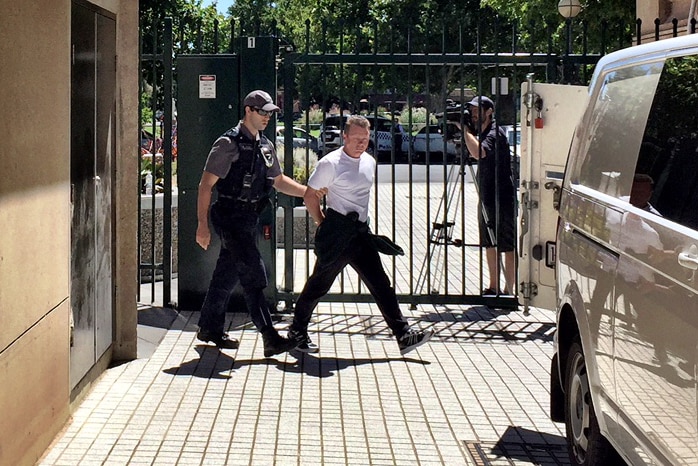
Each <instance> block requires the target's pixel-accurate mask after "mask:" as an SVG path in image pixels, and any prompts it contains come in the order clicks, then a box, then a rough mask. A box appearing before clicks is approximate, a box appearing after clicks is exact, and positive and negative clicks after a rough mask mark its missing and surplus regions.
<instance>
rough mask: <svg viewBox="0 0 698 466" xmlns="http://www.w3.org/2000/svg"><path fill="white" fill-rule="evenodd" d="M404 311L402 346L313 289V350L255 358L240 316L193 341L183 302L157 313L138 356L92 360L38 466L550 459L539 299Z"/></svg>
mask: <svg viewBox="0 0 698 466" xmlns="http://www.w3.org/2000/svg"><path fill="white" fill-rule="evenodd" d="M404 311H405V313H406V315H407V316H408V317H409V319H410V321H411V322H412V323H413V324H414V325H415V326H418V327H420V328H431V329H433V330H434V331H435V332H436V335H435V336H434V338H433V339H432V341H431V342H429V343H428V344H426V345H424V346H422V347H420V348H419V349H418V350H417V351H414V352H413V353H409V354H407V355H405V356H404V357H403V356H401V355H400V353H399V350H398V347H397V343H396V342H395V339H394V338H393V337H392V336H391V335H390V334H389V331H388V330H387V328H386V327H385V325H384V323H383V321H382V318H381V317H380V313H379V311H378V309H377V307H376V306H375V305H373V304H348V303H321V304H320V306H319V307H318V309H317V312H316V314H315V316H314V320H313V323H312V324H311V327H310V330H311V332H313V336H314V337H315V340H316V341H317V343H318V344H319V345H320V348H321V352H320V353H318V354H314V355H302V354H295V353H294V354H287V355H281V356H278V357H275V358H270V359H265V358H264V357H263V355H262V340H261V337H260V335H259V334H258V332H256V330H254V328H253V326H252V325H251V323H250V322H249V320H248V318H247V317H246V315H244V314H239V313H231V314H228V320H229V331H230V334H231V336H233V337H235V338H238V339H240V348H239V349H237V350H223V351H219V350H217V349H216V348H215V347H212V346H207V345H204V344H201V342H198V341H197V340H196V339H195V331H196V321H197V319H198V313H197V312H181V313H174V311H172V314H171V315H172V317H174V319H173V320H172V324H171V325H170V326H169V328H168V329H166V330H164V336H163V338H162V341H161V342H160V343H159V344H158V345H157V347H156V348H155V350H154V352H153V353H152V355H150V356H149V357H143V358H139V359H136V360H134V361H131V362H128V363H125V364H121V365H118V366H116V367H112V368H110V369H108V370H107V371H106V372H105V373H104V375H103V376H102V378H101V379H100V380H99V381H98V382H97V383H96V385H95V387H94V389H93V390H92V391H91V392H90V393H89V395H88V396H87V397H86V398H85V400H84V401H83V402H82V404H81V405H80V407H79V408H78V409H77V410H76V412H75V413H74V416H73V419H72V421H71V422H70V424H69V425H68V426H67V427H66V429H65V430H64V432H63V433H62V434H61V435H60V436H59V437H58V438H57V439H56V441H55V443H54V445H53V446H52V447H51V448H50V449H49V450H48V451H47V452H46V455H45V457H44V458H43V460H42V461H41V462H40V463H39V464H41V465H66V466H68V465H70V466H74V465H97V464H99V465H145V464H154V465H155V464H162V465H165V464H168V465H172V464H179V465H255V464H259V465H272V464H273V465H314V464H318V465H324V464H326V465H334V464H337V465H340V464H341V465H349V464H356V465H367V464H375V465H382V464H384V465H408V464H409V465H411V464H420V465H478V464H541V463H539V462H538V460H534V459H533V458H534V456H533V454H531V453H530V452H529V453H525V451H524V450H525V448H524V447H526V446H528V447H529V450H531V449H532V450H533V451H534V453H536V452H537V453H536V454H537V455H539V456H540V455H541V454H543V456H545V457H546V458H548V459H547V461H548V462H547V463H543V464H566V463H565V462H564V455H560V447H561V445H562V444H563V443H564V440H563V431H562V430H561V428H560V426H558V425H556V424H554V423H552V422H551V421H550V420H549V419H548V417H547V414H546V413H547V406H548V391H547V390H548V389H547V385H548V378H549V361H550V355H551V350H552V333H553V325H554V324H553V321H552V314H551V313H550V311H543V310H538V309H532V310H531V313H530V314H529V315H527V316H524V315H523V313H521V312H518V311H497V310H490V309H488V308H484V307H458V306H452V307H449V308H446V307H432V306H428V307H427V306H418V307H417V309H416V310H413V311H408V310H406V309H405V310H404ZM141 312H143V313H148V312H152V311H149V310H144V311H141ZM279 318H280V320H279V322H278V323H277V328H279V329H285V328H286V327H287V325H288V321H289V318H290V317H289V316H288V315H280V316H279ZM296 356H297V357H296ZM497 444H499V446H497ZM503 446H506V447H508V449H503ZM517 446H518V447H519V448H514V447H517ZM546 446H547V447H550V451H547V450H545V448H544V447H546ZM475 447H478V448H475ZM556 448H557V450H555V449H556ZM498 449H499V450H498ZM536 449H537V450H536ZM474 451H475V452H477V451H482V452H483V454H482V455H477V454H474V453H473V452H474ZM503 451H506V452H508V453H507V454H508V455H509V457H504V458H503V457H502V456H501V453H502V452H503ZM541 451H542V452H543V453H541ZM551 452H552V453H551ZM563 453H564V451H563ZM488 455H489V456H488ZM556 455H557V458H558V459H557V460H556V459H555V458H556ZM561 457H562V458H563V459H560V458H561ZM505 460H506V461H505ZM498 461H499V462H498ZM502 461H505V462H502Z"/></svg>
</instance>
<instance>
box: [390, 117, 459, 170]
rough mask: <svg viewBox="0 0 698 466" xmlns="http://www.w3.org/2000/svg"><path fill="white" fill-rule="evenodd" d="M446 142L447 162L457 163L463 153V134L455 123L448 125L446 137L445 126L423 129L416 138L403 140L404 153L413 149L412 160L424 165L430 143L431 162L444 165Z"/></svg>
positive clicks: (430, 126)
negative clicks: (461, 141)
mask: <svg viewBox="0 0 698 466" xmlns="http://www.w3.org/2000/svg"><path fill="white" fill-rule="evenodd" d="M444 136H445V137H444ZM444 140H445V141H446V154H447V162H448V163H453V162H456V161H457V160H459V157H460V153H461V148H460V140H461V133H460V128H458V125H456V124H454V123H447V125H446V134H445V135H444V126H443V124H438V125H428V126H425V127H423V128H422V129H420V130H419V131H417V133H416V134H415V135H414V136H412V137H409V138H405V139H403V141H402V151H403V152H404V153H408V151H409V150H410V149H412V154H413V156H412V160H413V161H414V162H417V163H424V162H425V161H426V154H427V141H429V162H430V163H443V153H444ZM466 153H467V151H466Z"/></svg>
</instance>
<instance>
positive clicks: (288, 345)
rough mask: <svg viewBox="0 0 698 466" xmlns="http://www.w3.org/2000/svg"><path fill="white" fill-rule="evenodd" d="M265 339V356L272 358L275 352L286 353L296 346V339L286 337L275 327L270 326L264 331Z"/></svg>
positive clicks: (263, 336)
mask: <svg viewBox="0 0 698 466" xmlns="http://www.w3.org/2000/svg"><path fill="white" fill-rule="evenodd" d="M262 340H263V341H264V357H265V358H270V357H272V356H274V355H275V354H280V353H285V352H286V351H290V350H292V349H293V348H295V347H296V341H295V340H290V339H288V338H284V337H282V336H281V335H279V332H277V331H276V329H275V328H274V327H269V328H267V329H265V330H263V331H262Z"/></svg>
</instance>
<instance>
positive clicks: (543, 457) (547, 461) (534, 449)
mask: <svg viewBox="0 0 698 466" xmlns="http://www.w3.org/2000/svg"><path fill="white" fill-rule="evenodd" d="M464 443H465V448H466V450H467V451H468V453H469V454H470V457H471V459H472V460H473V461H474V464H475V465H476V466H519V465H528V464H536V465H538V464H540V465H569V464H570V461H569V457H568V456H567V447H566V446H565V445H551V444H545V443H523V442H502V441H500V442H496V443H487V442H468V441H466V442H464Z"/></svg>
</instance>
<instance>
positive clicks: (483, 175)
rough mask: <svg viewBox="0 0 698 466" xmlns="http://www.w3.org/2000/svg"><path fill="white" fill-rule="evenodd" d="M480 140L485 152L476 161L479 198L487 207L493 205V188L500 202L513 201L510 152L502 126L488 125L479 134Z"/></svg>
mask: <svg viewBox="0 0 698 466" xmlns="http://www.w3.org/2000/svg"><path fill="white" fill-rule="evenodd" d="M480 141H481V142H480V143H481V147H482V152H483V153H484V154H486V156H484V157H480V159H479V160H478V162H477V172H478V173H477V176H478V182H479V188H480V199H481V200H482V202H483V203H484V204H485V205H487V206H488V207H489V206H494V204H495V190H498V191H499V199H500V200H499V202H500V203H502V202H508V201H510V200H511V201H513V199H514V185H513V182H512V175H511V152H510V151H509V141H508V140H507V137H506V133H505V132H504V128H500V127H498V126H495V125H490V126H489V127H488V128H487V129H486V130H485V131H484V132H483V133H482V134H481V135H480ZM495 151H496V152H495Z"/></svg>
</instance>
